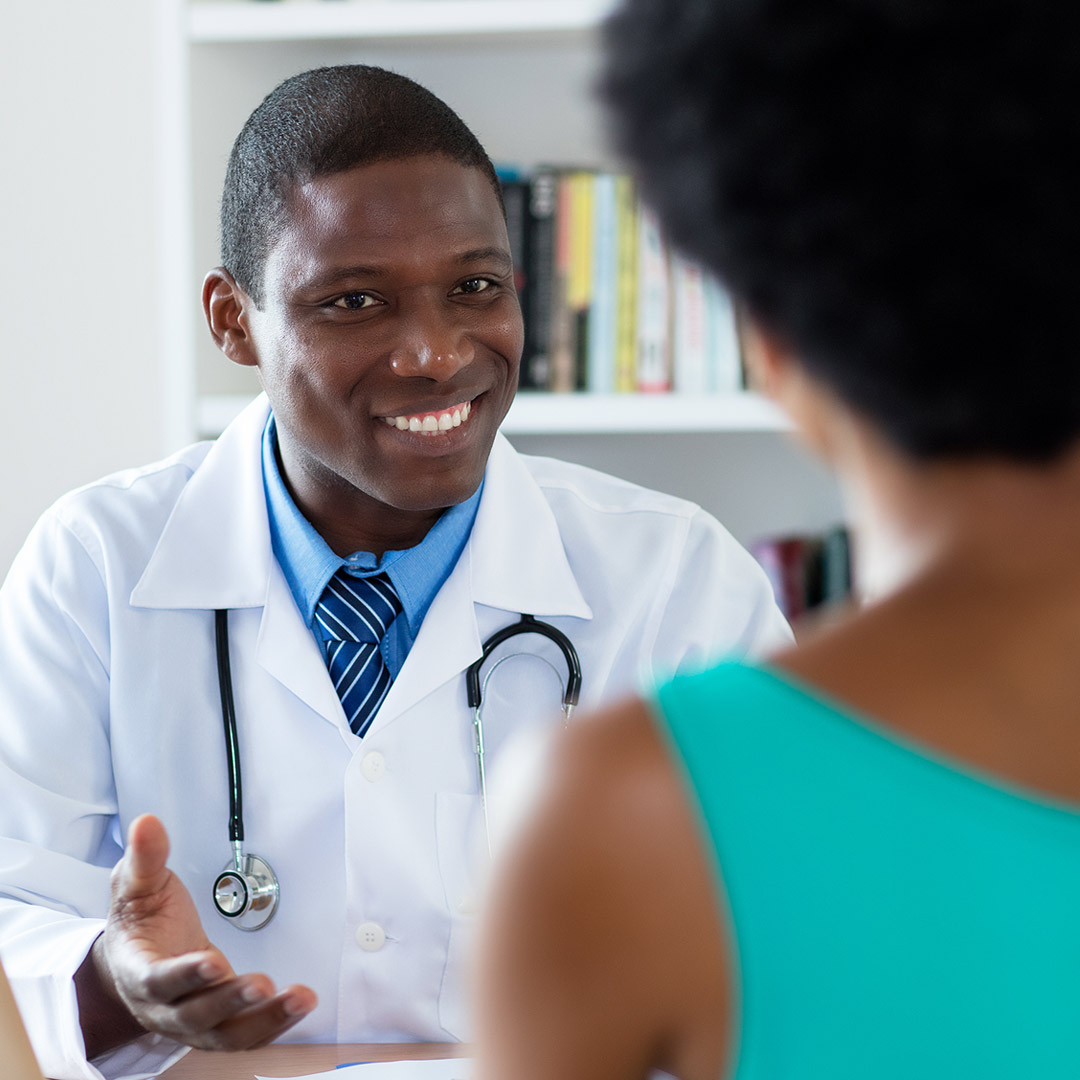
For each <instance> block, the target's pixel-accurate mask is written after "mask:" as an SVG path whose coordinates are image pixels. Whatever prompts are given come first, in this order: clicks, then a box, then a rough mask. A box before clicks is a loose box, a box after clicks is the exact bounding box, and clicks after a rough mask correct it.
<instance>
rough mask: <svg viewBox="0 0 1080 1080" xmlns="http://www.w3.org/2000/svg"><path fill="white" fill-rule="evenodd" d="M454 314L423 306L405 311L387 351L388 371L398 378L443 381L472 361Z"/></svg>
mask: <svg viewBox="0 0 1080 1080" xmlns="http://www.w3.org/2000/svg"><path fill="white" fill-rule="evenodd" d="M454 316H455V312H454V311H447V310H446V309H445V308H443V307H442V305H438V304H425V305H422V306H418V307H416V308H415V309H413V310H411V311H409V312H408V313H407V315H406V316H405V317H404V318H403V319H402V320H401V322H400V324H399V328H398V329H399V336H398V340H397V341H396V342H395V343H394V346H393V348H392V349H391V352H390V368H391V370H392V371H393V372H394V374H395V375H400V376H402V378H409V377H416V376H420V377H422V378H426V379H434V380H436V381H437V382H445V381H446V380H447V379H450V378H453V376H454V375H456V374H457V373H458V372H459V371H460V370H461V369H462V368H463V367H466V366H467V365H469V364H471V363H472V361H473V354H474V350H473V343H472V340H471V338H470V336H469V334H468V332H467V329H466V328H465V327H464V326H462V325H461V323H460V322H459V321H458V320H457V319H455V317H454Z"/></svg>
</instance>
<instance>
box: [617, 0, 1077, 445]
mask: <svg viewBox="0 0 1080 1080" xmlns="http://www.w3.org/2000/svg"><path fill="white" fill-rule="evenodd" d="M1075 11H1076V8H1075V7H1074V5H1072V4H1069V3H1063V2H1062V0H1022V2H1021V0H1012V2H1004V0H984V2H978V0H975V2H970V0H813V2H811V3H807V2H806V0H679V2H675V0H626V2H625V3H624V5H623V9H622V10H621V11H620V12H619V13H618V14H617V15H616V16H615V17H614V18H613V19H612V20H611V21H610V23H609V25H608V27H607V44H608V61H607V70H606V73H605V75H604V78H603V84H602V87H603V93H604V96H605V97H606V99H607V100H608V102H609V103H610V104H611V105H612V107H613V111H614V121H615V126H616V133H617V139H618V142H619V145H620V147H621V149H622V150H623V152H624V153H626V155H627V156H628V157H629V158H630V160H631V162H632V163H633V164H634V165H635V166H636V168H637V169H638V171H639V173H640V176H641V179H642V183H643V187H644V190H645V194H646V197H647V198H649V199H650V201H651V202H652V203H653V204H654V205H655V206H656V207H657V209H658V210H659V212H660V214H661V216H662V218H663V219H664V221H665V224H666V225H667V227H668V229H669V231H670V233H671V235H672V237H673V239H674V241H675V243H676V244H677V245H679V246H680V247H682V248H683V249H685V250H686V251H687V252H689V253H690V254H692V255H694V256H696V257H698V258H700V259H701V260H702V261H703V262H705V263H706V264H707V265H709V266H710V267H711V268H713V269H714V270H715V271H716V272H717V273H718V274H719V275H720V276H721V277H722V278H724V279H725V280H726V281H727V283H728V285H729V286H730V287H731V289H732V291H733V292H734V293H735V294H736V296H738V297H739V298H741V299H742V300H743V301H744V302H745V304H746V306H747V307H748V309H749V310H750V312H751V313H752V314H753V315H754V316H755V317H756V318H757V319H758V320H759V321H760V323H761V324H762V325H763V326H764V327H765V328H766V329H768V330H769V331H771V332H772V333H773V334H775V335H777V336H778V337H779V338H780V339H781V340H783V341H786V342H787V343H788V344H789V345H790V346H791V347H792V348H793V349H794V351H795V352H796V353H797V354H798V355H799V356H800V357H801V359H802V361H803V362H804V364H805V366H806V368H807V369H808V371H810V372H811V373H812V374H813V375H815V376H816V377H817V378H819V379H820V380H821V381H823V382H824V383H826V384H827V385H829V386H831V387H832V388H833V390H834V391H835V392H836V393H838V394H839V395H840V396H841V397H842V398H843V399H844V400H846V401H847V402H848V404H849V405H850V406H852V407H853V408H855V409H857V410H858V411H859V412H861V413H862V414H863V415H865V416H866V417H867V418H869V419H870V420H871V421H873V422H874V423H875V424H876V425H877V426H878V427H879V428H880V429H881V430H882V431H883V432H884V434H885V435H886V436H887V437H888V438H890V439H891V440H892V441H893V442H894V443H895V444H896V445H897V446H898V447H900V448H901V449H902V450H904V451H905V452H907V453H909V454H911V455H912V456H914V457H918V458H923V459H929V458H938V457H944V456H972V455H982V454H990V455H1003V456H1006V457H1010V458H1015V459H1020V460H1030V461H1040V460H1047V459H1050V458H1053V457H1055V456H1057V455H1058V454H1060V453H1061V452H1062V451H1063V450H1064V449H1065V448H1066V447H1068V446H1069V445H1070V444H1071V443H1073V442H1074V441H1075V440H1076V439H1077V438H1078V436H1080V360H1078V357H1077V356H1076V346H1075V339H1076V331H1075V329H1074V326H1075V324H1076V322H1077V317H1078V315H1080V302H1078V296H1077V292H1078V285H1080V271H1078V269H1077V267H1078V265H1080V261H1078V260H1080V211H1078V209H1077V207H1078V201H1080V168H1078V166H1077V164H1076V161H1077V160H1078V158H1077V150H1078V149H1080V139H1078V135H1080V114H1078V111H1077V106H1076V102H1077V101H1080V34H1078V32H1077V25H1078V23H1080V17H1078V15H1077V14H1075V13H1074V12H1075Z"/></svg>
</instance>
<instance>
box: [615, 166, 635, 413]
mask: <svg viewBox="0 0 1080 1080" xmlns="http://www.w3.org/2000/svg"><path fill="white" fill-rule="evenodd" d="M637 235H638V222H637V192H636V191H635V190H634V182H633V180H631V179H630V177H629V176H619V177H616V179H615V242H616V244H617V245H618V254H617V256H616V261H615V302H616V315H615V389H616V391H618V392H619V393H633V392H634V391H635V390H637Z"/></svg>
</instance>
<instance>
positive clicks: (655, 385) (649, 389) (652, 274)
mask: <svg viewBox="0 0 1080 1080" xmlns="http://www.w3.org/2000/svg"><path fill="white" fill-rule="evenodd" d="M637 305H638V311H637V365H638V370H637V388H638V390H640V391H642V392H643V393H660V392H663V391H665V390H670V389H671V371H670V367H669V362H668V360H669V357H668V353H669V350H668V321H669V320H668V268H667V246H666V244H665V241H664V237H663V234H662V233H661V231H660V222H659V220H658V218H657V217H656V214H655V213H654V212H653V211H652V210H651V209H650V208H649V207H647V206H644V205H641V206H640V207H639V209H638V297H637Z"/></svg>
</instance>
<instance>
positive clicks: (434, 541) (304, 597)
mask: <svg viewBox="0 0 1080 1080" xmlns="http://www.w3.org/2000/svg"><path fill="white" fill-rule="evenodd" d="M262 473H263V487H264V489H265V491H266V507H267V513H268V516H269V519H270V540H271V543H272V545H273V549H274V555H275V557H276V558H277V561H278V562H279V563H280V565H281V569H282V571H283V573H284V574H285V580H286V581H287V582H288V583H289V589H290V590H291V591H292V594H293V597H294V598H295V600H296V605H297V607H298V608H299V609H300V611H301V613H302V614H303V616H304V621H305V622H306V623H307V624H308V626H311V625H313V622H314V616H315V605H316V604H317V603H318V602H319V598H320V597H321V596H322V594H323V590H324V589H325V588H326V584H327V582H328V581H329V580H330V578H332V577H333V576H334V574H336V573H337V571H338V570H339V569H340V568H341V567H342V566H344V567H345V569H346V571H347V572H348V573H350V574H354V575H356V576H357V577H371V576H373V575H374V574H380V573H385V574H386V575H387V577H389V578H390V581H391V582H392V583H393V586H394V588H395V589H396V590H397V594H398V597H399V598H400V600H401V608H402V612H403V614H404V615H405V618H406V620H407V621H408V624H409V629H410V631H411V636H412V637H414V638H415V636H416V634H417V633H419V630H420V624H421V623H422V622H423V621H424V616H425V615H426V614H427V610H428V608H429V607H430V606H431V602H432V600H434V599H435V595H436V593H438V591H439V589H441V588H442V586H443V584H444V583H445V581H446V579H447V578H448V577H449V576H450V572H451V571H452V570H453V569H454V565H455V564H456V563H457V561H458V558H459V557H460V555H461V552H462V551H463V550H464V548H465V544H466V542H467V541H468V539H469V533H470V532H471V530H472V527H473V521H474V520H475V518H476V510H477V507H478V506H479V505H480V495H481V492H482V490H483V484H481V485H480V487H479V488H477V490H476V492H475V493H474V494H473V495H472V496H471V497H470V498H469V499H467V500H466V501H465V502H463V503H460V504H458V505H457V506H451V507H450V508H449V509H447V510H445V511H444V512H443V514H442V516H441V517H440V518H439V520H438V521H437V522H436V523H435V524H434V526H432V528H431V529H430V530H429V531H428V534H427V536H425V537H424V539H423V540H421V541H420V543H419V544H417V545H416V546H415V547H412V548H407V549H406V550H404V551H387V552H386V553H385V554H384V555H383V557H382V558H381V559H377V558H376V557H375V556H374V555H373V554H372V553H371V552H367V551H355V552H353V553H352V554H350V555H348V556H346V557H345V558H342V557H341V556H340V555H337V554H335V553H334V551H333V550H332V549H331V547H330V545H329V544H327V542H326V541H325V540H324V539H323V538H322V537H321V536H320V535H319V534H318V532H316V531H315V527H314V526H313V525H312V524H311V522H310V521H308V520H307V518H306V517H304V515H303V514H302V513H301V512H300V509H299V507H297V505H296V503H295V502H294V501H293V498H292V496H291V495H290V494H289V490H288V488H287V487H286V486H285V481H284V479H283V478H282V476H281V470H280V468H279V467H278V461H277V429H276V426H275V424H274V415H273V413H271V414H270V416H269V418H268V419H267V421H266V427H265V428H264V429H263V439H262Z"/></svg>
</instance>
